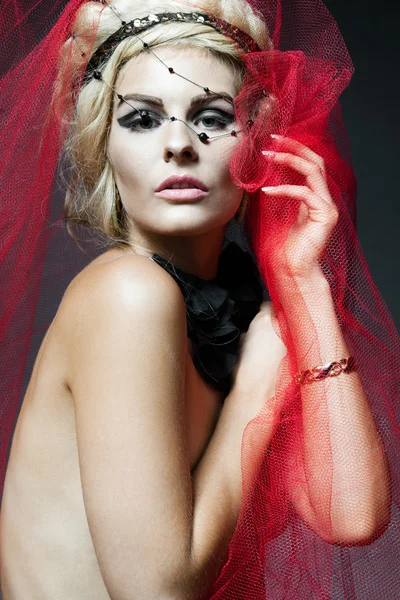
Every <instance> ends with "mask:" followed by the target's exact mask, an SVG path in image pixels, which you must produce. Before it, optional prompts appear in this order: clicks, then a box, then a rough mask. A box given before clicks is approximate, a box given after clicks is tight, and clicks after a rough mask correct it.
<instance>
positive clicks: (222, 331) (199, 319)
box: [152, 242, 263, 394]
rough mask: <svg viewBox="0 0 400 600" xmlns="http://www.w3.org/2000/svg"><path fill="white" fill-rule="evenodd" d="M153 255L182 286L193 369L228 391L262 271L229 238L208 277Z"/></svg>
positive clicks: (253, 310)
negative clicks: (214, 274) (211, 273)
mask: <svg viewBox="0 0 400 600" xmlns="http://www.w3.org/2000/svg"><path fill="white" fill-rule="evenodd" d="M152 259H153V260H154V261H155V262H157V264H159V265H160V266H161V267H163V268H164V269H165V270H166V271H167V272H168V273H170V275H172V277H173V278H174V279H175V281H176V282H177V284H178V285H179V287H180V289H181V291H182V294H183V297H184V300H185V305H186V315H187V331H188V337H189V339H190V340H191V341H192V344H193V351H194V355H193V363H194V365H195V367H196V369H197V371H198V372H199V373H200V375H201V376H202V377H203V379H204V380H205V381H206V382H207V383H208V384H209V385H211V386H212V387H213V388H214V389H216V390H217V391H219V392H224V393H225V394H228V393H229V391H230V389H231V387H232V383H233V381H232V372H233V369H234V367H235V365H236V362H237V359H238V351H239V342H240V335H241V334H242V333H244V332H246V331H247V330H248V328H249V325H250V323H251V321H252V320H253V319H254V317H255V316H256V314H257V313H258V311H259V308H260V305H261V303H262V302H263V288H262V285H261V276H260V274H259V271H258V269H257V266H256V264H255V263H254V261H253V258H252V256H251V254H249V253H248V252H245V251H244V250H242V249H241V248H240V247H239V246H238V245H237V244H236V243H235V242H230V243H229V244H228V245H227V246H226V248H225V249H224V250H223V251H222V252H221V255H220V259H219V264H218V274H217V277H216V278H215V279H212V280H206V279H201V278H200V277H197V276H196V275H193V274H192V273H188V272H186V271H184V270H183V269H181V268H179V267H177V266H176V265H174V264H173V263H171V262H168V261H167V260H165V259H164V258H162V257H160V256H159V255H158V254H153V256H152Z"/></svg>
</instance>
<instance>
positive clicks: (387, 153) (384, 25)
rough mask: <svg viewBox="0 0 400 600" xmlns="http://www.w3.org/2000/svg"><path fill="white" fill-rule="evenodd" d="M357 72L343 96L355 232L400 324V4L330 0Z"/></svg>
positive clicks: (385, 0)
mask: <svg viewBox="0 0 400 600" xmlns="http://www.w3.org/2000/svg"><path fill="white" fill-rule="evenodd" d="M325 5H326V6H327V7H328V9H329V10H330V12H331V13H332V15H333V16H334V18H335V19H336V21H337V22H338V25H339V28H340V30H341V32H342V34H343V37H344V39H345V42H346V45H347V47H348V49H349V52H350V56H351V57H352V60H353V63H354V66H355V74H354V76H353V79H352V81H351V83H350V86H349V87H348V88H347V89H346V90H345V91H344V93H343V95H342V98H341V101H342V106H343V115H344V120H345V126H346V129H347V131H348V134H349V141H350V149H351V152H352V157H353V162H354V168H355V171H356V175H357V181H358V199H357V213H358V217H357V232H358V235H359V238H360V240H361V244H362V246H363V249H364V252H365V255H366V258H367V262H368V265H369V267H370V270H371V273H372V277H373V279H374V281H375V284H376V285H377V287H378V289H379V291H380V292H381V294H382V295H383V298H384V300H385V301H386V304H387V305H388V307H389V309H390V311H391V312H392V314H393V316H394V319H395V321H396V324H397V327H399V325H400V283H399V273H400V269H399V267H398V262H399V258H400V252H399V237H400V227H399V224H400V192H399V189H398V185H399V183H398V179H397V175H398V174H400V167H399V166H398V163H399V159H400V152H399V149H398V140H399V133H400V131H399V117H398V110H399V93H400V83H399V76H400V68H399V60H400V51H399V42H400V34H399V17H400V8H399V5H398V3H397V2H391V1H390V0H384V1H381V2H379V3H372V2H367V1H366V0H326V1H325Z"/></svg>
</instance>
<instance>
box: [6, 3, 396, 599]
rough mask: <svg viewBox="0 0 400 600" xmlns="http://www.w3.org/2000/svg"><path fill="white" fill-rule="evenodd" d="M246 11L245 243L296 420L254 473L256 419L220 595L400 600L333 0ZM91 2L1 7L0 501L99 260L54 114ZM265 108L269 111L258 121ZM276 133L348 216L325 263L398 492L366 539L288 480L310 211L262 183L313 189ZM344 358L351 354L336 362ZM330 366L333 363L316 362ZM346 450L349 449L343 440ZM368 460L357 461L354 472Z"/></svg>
mask: <svg viewBox="0 0 400 600" xmlns="http://www.w3.org/2000/svg"><path fill="white" fill-rule="evenodd" d="M248 3H249V4H250V5H251V6H252V7H253V8H254V9H255V10H256V11H258V14H259V15H260V16H261V17H262V18H263V19H264V20H265V23H266V24H267V26H268V30H269V32H270V36H271V39H272V41H273V49H269V50H264V51H261V52H252V53H249V54H246V55H245V56H244V61H245V65H246V77H245V82H244V86H243V89H242V92H241V93H240V95H239V97H238V99H237V112H238V118H239V120H240V121H241V122H242V123H246V122H247V121H248V119H249V116H250V117H251V118H252V119H253V121H254V124H253V126H252V127H251V129H250V130H249V132H248V133H247V134H246V136H245V137H244V138H243V140H242V141H241V143H240V144H239V145H238V149H237V152H236V153H235V155H234V157H233V160H232V164H231V174H232V178H233V179H234V181H235V183H237V184H238V185H240V186H241V187H243V188H245V189H246V190H247V191H248V192H249V193H250V202H249V208H248V211H247V215H246V221H245V226H244V236H245V237H246V239H247V240H248V243H249V245H250V248H251V250H252V252H253V253H254V256H255V258H256V260H257V264H258V267H259V270H260V273H261V275H262V278H263V282H264V284H265V286H266V287H267V288H268V292H269V295H270V297H271V299H272V301H273V303H274V306H275V309H276V314H277V321H278V323H279V330H280V332H281V335H282V336H283V338H284V341H285V344H286V345H287V347H288V355H287V357H286V358H285V359H284V361H283V362H282V364H281V368H280V371H279V379H278V383H277V386H276V398H277V400H278V402H281V404H282V406H283V409H282V411H281V413H280V416H279V421H278V423H277V427H276V431H275V434H274V436H273V439H272V442H271V444H269V446H268V447H265V451H264V453H263V458H262V461H261V463H260V464H258V465H257V468H255V464H254V459H253V455H254V449H255V448H256V447H260V444H262V440H263V431H264V425H265V423H264V419H265V418H266V417H265V413H263V412H262V411H261V413H260V414H259V415H258V416H257V418H256V419H254V420H253V421H252V422H251V423H249V425H248V426H247V428H246V430H245V433H244V436H243V442H242V474H243V492H244V493H243V503H242V507H241V511H240V515H239V521H238V525H237V528H236V531H235V533H234V536H233V538H232V541H231V544H230V549H229V557H228V560H227V562H226V564H225V565H224V567H223V569H222V571H221V573H220V576H219V578H218V580H217V581H216V582H215V584H214V586H213V589H212V592H211V593H210V595H209V597H210V598H213V599H215V600H216V599H226V600H239V599H241V600H250V599H259V600H262V599H268V600H269V599H271V600H272V599H275V600H278V599H280V600H281V599H285V600H289V599H293V600H295V599H296V600H299V599H307V600H308V599H312V598H315V599H318V600H321V599H332V600H333V599H335V600H339V599H341V600H342V599H346V600H353V599H363V600H365V599H371V600H372V599H374V600H375V599H377V598H393V599H394V598H397V597H400V570H399V569H397V570H396V561H395V555H396V551H397V550H398V546H399V533H398V532H399V526H400V512H399V491H400V481H399V473H400V453H399V448H400V446H399V443H398V438H399V435H400V428H399V405H398V402H397V401H398V393H399V361H398V357H399V341H398V335H397V332H396V329H395V326H394V323H393V319H392V317H391V315H390V313H389V311H388V309H387V307H386V305H385V303H384V301H383V300H382V298H381V296H380V294H379V292H378V290H377V289H376V287H375V285H374V283H373V281H372V279H371V276H370V273H369V271H368V267H367V264H366V260H365V257H364V255H363V252H362V250H361V248H360V244H359V242H358V239H357V236H356V233H355V228H354V217H355V194H356V184H355V178H354V173H353V169H352V164H351V158H350V153H349V148H348V142H347V135H346V132H345V129H344V126H343V120H342V114H341V106H340V103H339V97H340V94H341V93H342V91H343V90H344V89H345V88H346V87H347V86H348V84H349V82H350V80H351V77H352V74H353V65H352V62H351V59H350V57H349V55H348V52H347V49H346V46H345V44H344V41H343V38H342V36H341V34H340V32H339V30H338V27H337V24H336V22H335V21H334V19H333V18H332V16H331V15H330V13H329V12H328V10H327V9H326V7H325V6H324V5H323V3H322V2H321V1H320V0H249V2H248ZM82 4H84V0H70V1H69V2H68V3H67V4H66V2H65V0H51V1H50V0H23V1H22V0H3V3H2V8H1V11H0V40H1V41H0V50H1V51H0V64H1V76H2V79H1V82H0V118H1V125H2V133H1V144H0V147H1V149H2V150H1V168H0V173H1V182H0V187H1V205H0V210H1V221H0V222H1V243H0V260H1V269H0V282H1V286H0V290H1V291H0V310H1V313H0V314H1V318H0V348H1V362H0V369H1V373H0V386H1V399H0V422H1V437H0V439H1V459H2V463H1V466H2V468H1V490H2V489H3V482H4V476H5V470H6V466H7V460H8V454H9V449H10V445H11V440H12V435H13V430H14V426H15V423H16V419H17V416H18V411H19V408H20V403H21V401H22V398H23V393H24V390H25V387H26V383H27V380H28V379H29V376H30V370H31V366H32V360H33V359H34V358H35V356H36V353H37V350H38V346H39V345H40V342H41V339H42V337H43V334H44V332H45V331H46V329H47V327H48V326H49V324H50V322H51V320H52V318H53V317H54V314H55V312H56V309H57V306H58V303H59V301H60V299H61V296H62V294H63V292H64V290H65V287H66V285H67V284H68V283H69V281H70V280H71V279H72V277H73V276H74V275H75V274H76V272H77V271H79V270H80V268H82V267H83V266H84V265H85V264H86V263H87V262H88V260H89V259H91V258H92V257H93V250H90V248H89V249H86V250H85V252H82V251H81V250H80V249H78V248H77V247H76V246H75V245H74V244H73V242H72V241H71V240H70V239H69V237H68V235H67V233H66V228H65V225H64V224H63V221H62V216H63V206H62V193H61V191H60V189H59V187H60V186H59V171H60V169H59V168H58V167H59V160H60V153H61V149H62V144H63V140H64V136H65V133H66V125H67V124H68V120H69V119H70V118H71V116H72V111H73V99H74V94H72V93H65V94H59V95H58V96H57V98H58V106H56V110H54V109H53V110H52V111H51V116H49V115H50V104H51V102H52V98H53V89H54V85H55V81H56V78H57V69H58V65H59V56H60V50H61V48H62V46H63V44H64V43H65V41H66V39H67V37H68V36H69V34H70V32H71V25H72V23H73V21H74V18H75V15H76V11H77V10H78V8H79V7H80V6H81V5H82ZM71 61H72V58H71ZM64 69H65V73H64V75H65V76H64V77H63V85H66V86H68V85H70V81H71V78H72V75H71V77H70V78H69V73H68V60H67V61H66V63H65V64H64ZM72 72H73V69H72V68H71V73H72ZM82 75H83V73H82ZM68 82H69V83H68ZM75 91H76V90H75ZM263 91H264V92H263ZM263 93H264V94H266V97H267V96H268V97H269V98H273V99H274V100H275V101H274V102H273V103H271V104H269V105H268V106H269V109H268V111H267V112H266V111H265V110H262V108H260V105H259V104H256V101H255V99H258V100H259V99H260V98H261V97H262V95H263ZM258 100H257V101H258ZM256 105H257V106H258V110H257V111H256V112H255V113H254V111H253V113H254V114H250V113H251V110H250V109H251V107H254V106H256ZM53 108H54V107H53ZM271 133H279V134H281V135H284V136H286V137H288V138H291V139H294V140H297V141H299V142H301V143H302V144H304V145H305V146H307V147H308V148H310V149H312V150H313V151H314V152H315V153H316V154H318V155H319V156H321V157H323V159H324V162H325V169H326V175H327V182H328V186H329V191H330V193H331V196H332V198H333V199H334V202H335V204H336V206H337V208H338V210H339V215H340V216H339V220H338V223H337V225H336V227H335V228H334V231H333V233H332V235H331V236H330V239H329V242H328V244H327V246H326V248H325V251H324V253H323V255H322V256H321V257H320V266H321V269H322V271H323V273H324V275H325V278H326V280H327V281H328V282H329V286H330V290H331V294H332V298H333V302H334V307H335V313H336V316H337V319H338V321H339V324H340V328H341V331H342V334H343V337H344V339H345V341H346V344H347V346H348V348H349V352H350V354H351V356H353V357H354V358H355V360H356V362H357V365H358V374H359V376H360V378H361V381H362V384H363V388H364V390H365V392H366V395H367V398H368V403H369V406H370V409H371V411H372V413H373V415H374V418H375V425H376V427H377V430H378V432H379V435H380V438H381V441H382V443H383V446H384V450H385V454H386V457H387V460H388V466H389V471H390V481H391V514H390V520H389V522H388V523H387V524H386V525H385V527H384V528H382V530H380V531H377V532H376V535H375V536H374V537H372V538H371V539H370V540H368V542H364V543H358V544H346V543H342V544H340V543H331V542H330V541H325V540H324V539H323V538H322V537H321V536H319V535H317V534H316V533H315V532H314V531H313V529H312V528H311V527H309V526H307V525H306V524H305V523H304V522H303V521H302V519H300V518H299V516H298V515H297V514H296V513H295V511H294V510H293V509H292V507H291V504H290V502H289V500H288V490H287V485H288V484H287V482H288V476H287V475H288V473H290V474H291V479H292V480H294V479H295V478H296V477H297V476H299V477H300V475H301V474H302V473H304V454H303V451H302V448H303V445H302V441H303V438H302V435H303V422H302V418H303V417H302V405H301V393H300V392H301V389H300V386H298V385H297V384H296V382H295V375H296V373H297V370H298V364H297V359H296V354H295V342H294V340H293V338H292V336H291V332H290V327H289V326H288V322H289V321H288V311H289V308H288V306H287V305H284V303H282V301H281V299H282V295H281V290H280V289H278V286H277V285H276V280H275V276H274V275H275V273H276V269H277V268H279V264H277V256H279V255H280V254H279V251H278V250H281V249H282V248H284V245H285V242H286V240H287V236H288V231H289V228H290V227H291V226H292V224H293V221H294V219H295V218H296V215H297V211H298V209H299V204H298V203H296V202H293V200H292V199H290V198H286V197H283V198H282V197H281V198H280V199H279V201H278V200H277V199H271V198H270V197H268V196H266V195H265V194H263V193H262V192H261V191H260V188H261V187H263V186H265V185H281V184H283V183H289V182H291V183H293V181H294V182H295V183H297V184H298V185H301V184H302V179H301V177H300V176H299V175H298V174H297V175H296V174H293V172H292V171H290V170H289V169H288V168H280V169H273V168H272V167H271V163H269V162H268V161H266V160H265V158H264V157H263V156H262V154H261V151H262V150H265V149H268V148H271V138H270V134H271ZM91 252H92V254H90V253H91ZM292 283H293V285H294V282H292ZM287 285H289V286H290V285H291V283H290V282H289V281H288V283H287ZM293 294H294V296H293V297H294V298H296V302H300V303H301V302H302V296H301V290H299V289H298V288H296V286H295V285H294V288H293ZM303 308H304V310H303V315H304V319H305V321H306V322H307V332H308V334H307V335H308V338H307V340H306V344H309V345H310V347H311V346H312V347H313V349H314V350H315V349H316V351H315V352H313V356H315V355H316V354H317V355H318V354H319V353H318V344H319V339H320V338H319V337H318V331H319V330H320V328H321V327H322V324H321V323H318V322H317V318H316V317H315V315H314V314H313V313H312V312H311V311H308V309H307V305H306V304H304V307H303ZM326 335H329V331H327V332H326ZM321 356H322V352H321ZM341 358H345V357H343V356H333V357H332V360H339V359H341ZM321 360H322V358H321ZM317 364H322V363H320V362H315V361H314V362H313V363H312V364H310V365H309V366H310V367H313V366H316V365H317ZM340 377H343V378H344V377H348V375H346V374H342V375H340ZM349 381H350V379H349ZM349 385H350V384H349ZM318 386H320V387H318ZM322 386H323V384H321V383H314V384H312V388H313V390H315V394H316V397H317V401H318V406H324V403H326V402H327V399H326V397H325V392H324V390H325V388H324V387H322ZM337 401H338V402H341V401H343V398H338V399H337ZM325 433H326V432H325ZM321 435H322V434H321ZM341 443H342V445H343V447H344V448H345V444H346V438H343V440H341ZM332 453H333V446H332V448H325V452H324V453H322V454H321V456H320V458H319V460H320V461H324V472H325V479H324V485H325V492H324V496H323V498H322V497H321V499H320V500H321V502H326V498H327V497H329V496H330V497H331V499H332V498H333V497H334V494H335V493H336V494H337V493H340V492H338V491H337V490H335V488H334V484H333V467H332ZM357 459H358V457H357V456H351V455H350V454H349V455H348V461H349V465H352V464H356V463H357ZM342 493H344V492H342ZM314 501H315V498H314ZM327 510H328V512H329V506H328V507H327ZM360 512H362V507H361V508H360Z"/></svg>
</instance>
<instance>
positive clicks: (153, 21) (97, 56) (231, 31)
mask: <svg viewBox="0 0 400 600" xmlns="http://www.w3.org/2000/svg"><path fill="white" fill-rule="evenodd" d="M102 4H105V5H106V6H108V8H109V9H110V10H112V12H113V13H114V14H115V15H116V16H117V17H118V19H119V20H120V21H121V24H122V26H121V28H120V29H118V31H116V32H115V33H114V34H112V35H111V36H110V37H109V38H107V40H106V41H105V42H103V44H102V45H101V46H100V47H99V48H98V49H97V50H96V52H95V53H94V54H93V56H92V57H91V59H90V61H89V62H88V66H87V69H86V72H85V75H84V78H83V83H84V84H85V83H87V82H88V81H91V80H92V79H97V80H101V81H103V83H104V84H105V85H107V86H108V87H109V88H110V89H111V90H112V91H113V92H114V93H115V94H116V95H117V98H118V99H119V100H120V101H121V102H125V104H127V105H128V106H130V107H131V108H132V109H133V110H134V111H135V112H137V113H138V114H139V115H140V117H141V124H142V125H144V126H146V124H149V122H150V121H151V117H150V113H149V111H147V110H139V109H137V108H136V107H135V106H133V105H132V104H131V103H130V102H129V100H126V99H125V98H124V96H123V95H122V94H119V93H118V91H117V90H116V89H115V88H114V87H113V86H112V85H110V84H109V83H108V82H107V81H105V80H104V78H103V75H102V73H101V71H100V70H99V66H100V61H101V59H102V58H104V57H106V56H107V57H108V56H109V55H110V54H111V52H112V50H113V49H114V48H115V47H116V46H117V45H118V44H119V43H120V42H121V41H122V40H124V39H125V38H127V37H131V36H135V37H137V38H138V39H139V40H140V41H141V42H142V44H143V51H145V52H149V53H150V54H152V55H153V56H154V57H155V58H156V59H157V60H158V61H160V62H161V63H162V64H163V65H164V66H165V67H166V68H167V69H168V71H169V72H170V74H171V75H176V76H178V77H181V78H182V79H185V80H186V81H188V82H189V83H192V84H193V85H195V86H197V87H200V88H202V89H203V90H204V92H205V93H206V94H210V98H211V97H212V95H213V94H217V92H213V91H212V90H210V88H209V87H206V86H203V85H200V84H199V83H196V82H195V81H192V80H191V79H188V78H187V77H184V76H183V75H181V74H180V73H177V72H176V71H175V70H174V69H173V67H170V66H168V65H167V64H166V63H165V62H164V61H163V60H162V59H161V58H160V57H159V56H157V55H156V54H155V53H154V51H153V50H151V48H150V45H149V44H148V43H147V42H145V41H144V40H142V38H141V37H140V35H139V32H143V31H146V30H147V29H149V28H151V27H154V26H155V25H158V24H160V23H167V22H171V21H178V22H192V23H201V24H203V25H208V26H210V27H213V28H214V29H216V30H217V31H220V32H221V33H223V34H224V35H226V36H228V37H231V38H232V39H234V40H235V41H237V42H238V43H239V44H240V46H241V47H242V48H244V50H245V51H246V52H249V51H259V50H260V48H259V46H258V45H257V43H256V41H255V40H253V39H252V38H251V37H250V36H248V35H247V34H246V33H244V32H243V31H241V30H239V29H238V28H237V27H234V26H232V25H230V24H229V23H227V22H226V21H223V20H222V19H216V18H214V17H210V16H209V15H207V14H205V13H181V12H178V13H160V14H149V15H147V16H146V17H143V18H141V19H134V20H133V21H131V22H129V23H127V22H126V21H124V20H123V19H122V18H121V16H120V15H119V14H118V12H117V10H116V9H115V8H114V7H113V6H111V4H109V3H108V2H107V1H106V0H102ZM77 37H78V36H77V34H76V33H73V34H72V38H73V40H74V41H75V42H76V43H77V44H78V47H79V43H78V41H77ZM81 55H82V56H83V57H84V56H85V52H81ZM218 95H219V96H220V94H218ZM159 118H161V119H163V120H169V121H171V122H174V121H180V122H181V123H184V124H185V125H186V126H187V127H188V128H189V129H190V130H191V131H192V132H193V133H194V134H195V135H196V136H197V137H198V139H199V140H200V141H201V142H202V143H204V144H205V143H207V142H208V141H209V140H215V139H220V138H223V137H237V135H238V134H239V133H242V132H243V130H239V131H236V130H233V131H231V132H230V133H223V134H220V135H215V136H212V137H210V136H209V135H208V134H207V133H205V132H202V133H197V132H196V131H195V130H194V129H193V128H192V127H190V125H188V123H186V121H182V119H178V118H177V117H174V116H172V117H159ZM252 125H253V121H252V120H249V121H248V122H247V126H248V127H249V128H250V127H251V126H252Z"/></svg>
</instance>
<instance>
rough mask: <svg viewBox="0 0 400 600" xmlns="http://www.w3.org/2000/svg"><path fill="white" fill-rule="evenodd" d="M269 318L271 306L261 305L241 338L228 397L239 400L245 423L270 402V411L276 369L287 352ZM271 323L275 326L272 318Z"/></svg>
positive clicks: (272, 311) (272, 309)
mask: <svg viewBox="0 0 400 600" xmlns="http://www.w3.org/2000/svg"><path fill="white" fill-rule="evenodd" d="M273 316H274V308H273V305H272V303H271V302H263V304H262V305H261V307H260V311H259V312H258V313H257V315H256V316H255V317H254V319H253V320H252V322H251V323H250V327H249V329H248V331H247V333H245V334H242V338H241V345H240V350H239V358H238V362H237V364H236V367H235V370H234V383H233V388H232V392H233V394H232V396H233V397H234V398H235V399H239V400H238V401H239V402H240V403H241V404H243V409H244V410H245V411H248V413H247V417H248V420H249V421H250V420H251V419H253V418H254V417H255V416H256V415H257V414H258V413H259V411H260V410H261V408H262V407H263V406H264V404H265V403H266V402H268V401H270V404H271V408H272V402H273V400H274V398H273V396H274V394H275V385H276V380H277V374H278V368H279V365H280V362H281V360H282V358H284V357H285V356H286V353H287V348H286V346H285V344H284V343H283V342H282V340H281V339H280V337H279V336H278V335H277V334H276V333H275V330H274V328H273V321H272V319H273ZM274 323H276V324H277V321H276V319H275V320H274ZM276 326H277V325H276ZM274 408H276V407H274Z"/></svg>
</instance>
